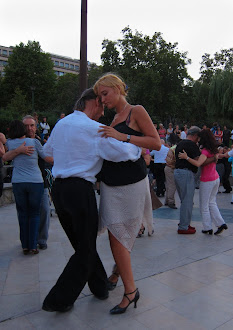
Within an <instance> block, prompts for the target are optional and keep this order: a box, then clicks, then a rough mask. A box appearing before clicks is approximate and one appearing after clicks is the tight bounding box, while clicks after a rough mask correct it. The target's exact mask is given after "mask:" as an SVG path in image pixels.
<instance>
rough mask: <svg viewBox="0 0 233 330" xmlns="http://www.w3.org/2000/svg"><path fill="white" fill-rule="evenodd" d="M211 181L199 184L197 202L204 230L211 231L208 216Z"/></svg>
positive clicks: (209, 217)
mask: <svg viewBox="0 0 233 330" xmlns="http://www.w3.org/2000/svg"><path fill="white" fill-rule="evenodd" d="M212 186H213V184H212V181H208V182H203V181H201V182H200V190H199V202H200V212H201V216H202V224H203V228H204V230H211V229H212V220H211V216H210V195H211V191H212Z"/></svg>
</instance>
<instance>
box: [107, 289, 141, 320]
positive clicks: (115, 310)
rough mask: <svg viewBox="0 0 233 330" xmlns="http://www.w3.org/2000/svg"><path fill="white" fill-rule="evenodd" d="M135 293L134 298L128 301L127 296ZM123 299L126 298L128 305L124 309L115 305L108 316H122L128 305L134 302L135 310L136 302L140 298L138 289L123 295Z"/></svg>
mask: <svg viewBox="0 0 233 330" xmlns="http://www.w3.org/2000/svg"><path fill="white" fill-rule="evenodd" d="M134 292H136V294H135V296H134V298H133V299H132V300H130V299H129V297H128V295H130V294H133V293H134ZM124 297H126V298H127V299H128V300H129V303H128V305H127V306H126V307H120V306H119V305H116V306H115V307H114V308H112V309H111V310H110V314H123V313H125V311H126V309H127V308H128V307H129V305H130V304H132V303H133V302H134V308H137V301H138V299H139V298H140V294H139V291H138V289H136V290H134V291H133V292H130V293H125V294H124Z"/></svg>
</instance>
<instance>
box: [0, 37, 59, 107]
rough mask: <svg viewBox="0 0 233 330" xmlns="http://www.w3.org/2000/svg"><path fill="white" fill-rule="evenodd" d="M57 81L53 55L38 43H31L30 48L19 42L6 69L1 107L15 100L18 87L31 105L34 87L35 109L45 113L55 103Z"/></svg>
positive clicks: (29, 43)
mask: <svg viewBox="0 0 233 330" xmlns="http://www.w3.org/2000/svg"><path fill="white" fill-rule="evenodd" d="M55 82H56V75H55V73H54V71H53V62H52V60H51V58H50V55H49V54H46V53H43V52H42V50H41V48H40V44H39V43H38V42H36V41H28V44H27V45H24V44H23V43H20V44H19V45H18V46H16V47H15V48H14V50H13V53H12V55H11V56H10V57H9V59H8V65H7V66H6V67H5V77H4V79H3V83H2V85H3V89H4V92H5V93H4V94H5V97H4V100H3V104H2V106H6V105H7V104H9V103H10V102H11V101H12V98H13V97H14V94H15V90H16V88H18V89H20V90H21V92H22V93H23V94H24V95H25V97H26V101H27V102H28V103H31V100H32V88H34V89H35V91H34V96H35V103H34V104H35V110H36V111H45V110H47V109H49V108H50V107H51V105H52V103H53V100H54V95H53V93H54V87H55Z"/></svg>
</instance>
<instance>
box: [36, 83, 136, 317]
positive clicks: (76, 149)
mask: <svg viewBox="0 0 233 330" xmlns="http://www.w3.org/2000/svg"><path fill="white" fill-rule="evenodd" d="M74 109H75V110H74V112H73V113H72V114H71V115H68V116H66V117H65V118H63V119H62V120H60V121H59V122H58V123H57V124H56V126H55V127H54V129H53V131H52V134H51V136H50V138H49V140H48V142H47V143H46V144H45V146H44V150H45V153H46V154H47V155H49V156H52V157H53V158H54V166H53V169H52V173H53V176H54V178H55V182H54V185H53V188H52V198H53V202H54V205H55V208H56V212H57V215H58V217H59V220H60V222H61V225H62V227H63V229H64V230H65V232H66V234H67V236H68V238H69V240H70V242H71V244H72V246H73V248H74V250H75V253H74V254H73V255H72V256H71V258H70V260H69V262H68V264H67V265H66V267H65V269H64V271H63V273H62V274H61V276H60V277H59V279H58V281H57V283H56V284H55V286H54V287H53V288H52V289H51V290H50V292H49V294H48V295H47V297H46V298H45V300H44V303H43V306H42V309H43V310H45V311H49V312H52V311H59V312H66V311H68V310H70V309H71V308H72V306H73V304H74V302H75V300H76V299H77V297H78V296H79V294H80V293H81V291H82V290H83V288H84V286H85V284H86V283H88V285H89V288H90V290H91V292H92V293H93V294H94V295H95V296H96V297H97V298H99V299H106V298H108V290H107V275H106V272H105V269H104V267H103V265H102V262H101V260H100V258H99V255H98V253H97V251H96V236H97V227H98V211H97V206H96V199H95V193H94V190H93V183H95V181H96V178H95V176H96V174H97V173H99V171H100V170H101V167H102V164H103V159H106V160H109V161H113V162H119V161H127V160H132V161H136V160H137V159H139V158H140V156H141V149H140V148H138V147H136V146H134V145H132V144H130V143H125V142H120V141H117V140H115V139H113V138H102V137H101V133H98V130H99V123H97V122H96V121H95V120H98V119H99V117H100V116H101V115H102V114H103V107H102V104H101V102H100V100H99V98H98V97H97V96H96V95H95V93H94V91H93V89H92V88H90V89H88V90H86V91H85V92H83V94H82V96H81V98H80V99H79V100H78V101H77V103H76V105H75V107H74ZM92 119H94V120H92Z"/></svg>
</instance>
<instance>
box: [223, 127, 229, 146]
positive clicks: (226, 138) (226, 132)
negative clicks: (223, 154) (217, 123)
mask: <svg viewBox="0 0 233 330" xmlns="http://www.w3.org/2000/svg"><path fill="white" fill-rule="evenodd" d="M230 137H231V131H230V130H229V129H228V128H227V127H226V126H224V127H223V141H222V142H223V144H224V145H225V146H226V147H229V143H230Z"/></svg>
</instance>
